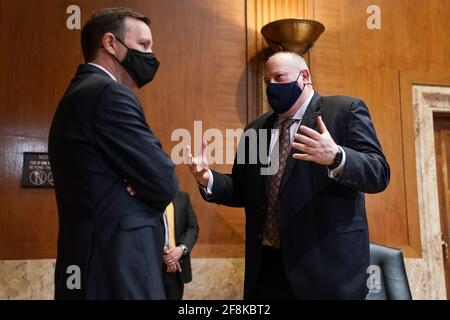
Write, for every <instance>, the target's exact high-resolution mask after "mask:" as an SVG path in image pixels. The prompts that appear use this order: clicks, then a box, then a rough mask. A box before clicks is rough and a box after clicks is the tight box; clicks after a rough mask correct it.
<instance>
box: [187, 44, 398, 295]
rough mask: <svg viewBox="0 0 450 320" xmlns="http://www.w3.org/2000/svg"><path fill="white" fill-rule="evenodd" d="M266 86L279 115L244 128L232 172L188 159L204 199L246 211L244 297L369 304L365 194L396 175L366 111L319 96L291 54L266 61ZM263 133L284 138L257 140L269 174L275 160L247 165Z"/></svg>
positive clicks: (356, 104)
mask: <svg viewBox="0 0 450 320" xmlns="http://www.w3.org/2000/svg"><path fill="white" fill-rule="evenodd" d="M265 81H266V83H267V97H268V101H269V103H270V105H271V107H272V109H273V112H268V113H266V114H264V115H262V116H260V117H259V118H257V119H256V120H254V121H253V122H252V123H250V124H249V125H248V126H247V128H246V130H245V133H244V135H243V137H242V138H241V142H240V146H239V148H238V156H237V158H236V159H235V163H234V166H233V170H232V173H231V174H227V175H225V174H221V173H219V172H216V171H214V170H210V169H209V168H208V167H207V166H205V165H204V163H203V164H202V165H201V166H200V165H197V162H198V160H197V161H196V158H193V157H192V155H189V156H190V159H191V161H192V164H190V165H189V167H190V169H191V172H192V174H193V175H194V177H195V178H196V180H197V182H198V183H199V185H200V187H201V188H200V189H201V192H202V195H203V197H204V198H205V199H206V200H207V201H210V202H215V203H218V204H223V205H227V206H234V207H244V208H245V212H246V250H245V252H246V254H245V257H246V265H245V283H244V298H245V299H364V297H365V296H366V294H367V292H368V288H367V285H366V279H367V276H368V274H367V273H366V271H367V267H368V265H369V235H368V226H367V217H366V210H365V205H364V193H376V192H381V191H383V190H384V189H385V188H386V187H387V185H388V182H389V175H390V173H389V166H388V163H387V161H386V159H385V157H384V155H383V152H382V149H381V146H380V143H379V141H378V139H377V136H376V133H375V129H374V126H373V124H372V121H371V119H370V115H369V111H368V109H367V107H366V105H365V104H364V102H363V101H361V100H359V99H354V98H351V97H343V96H335V97H321V96H320V95H319V94H318V93H316V92H314V90H313V88H312V83H311V77H310V74H309V70H308V67H307V65H306V62H305V61H304V60H303V58H301V57H300V56H298V55H296V54H294V53H288V52H281V53H277V54H275V55H273V56H272V57H271V58H269V60H268V61H267V62H266V66H265ZM261 129H266V130H271V129H278V132H279V135H278V134H276V133H274V132H271V133H269V134H268V135H266V136H265V137H264V136H260V135H258V136H257V146H258V149H259V148H267V147H268V148H267V149H265V150H263V151H264V152H263V154H267V156H268V158H269V159H270V166H271V167H275V168H276V170H274V171H273V172H272V174H271V175H263V174H262V172H264V169H267V168H265V163H268V162H269V159H265V158H263V159H258V161H257V163H255V164H252V163H251V162H249V161H248V159H249V157H250V158H251V152H255V150H256V149H254V148H251V147H252V146H253V144H252V143H250V142H249V139H247V138H246V137H245V135H246V133H247V132H250V131H252V130H257V131H255V132H259V130H261ZM256 152H257V150H256ZM242 154H244V156H245V158H243V159H247V160H246V161H239V156H240V155H241V156H242ZM241 159H242V158H241ZM202 162H204V161H202ZM274 162H276V165H274Z"/></svg>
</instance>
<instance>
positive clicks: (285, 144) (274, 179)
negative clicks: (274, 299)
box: [263, 119, 295, 249]
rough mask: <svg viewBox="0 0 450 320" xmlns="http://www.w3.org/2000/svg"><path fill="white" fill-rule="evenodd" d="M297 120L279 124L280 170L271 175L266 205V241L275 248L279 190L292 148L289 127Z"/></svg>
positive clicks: (277, 246) (277, 237) (288, 120)
mask: <svg viewBox="0 0 450 320" xmlns="http://www.w3.org/2000/svg"><path fill="white" fill-rule="evenodd" d="M294 122H295V119H286V120H283V121H282V122H281V125H279V126H278V128H280V127H281V129H280V138H279V142H278V144H279V165H278V171H277V172H276V173H275V174H273V175H272V176H270V178H269V179H270V180H269V184H268V190H267V206H266V221H265V223H264V233H263V234H264V240H265V241H264V243H267V244H269V245H271V246H272V247H274V248H277V249H278V248H280V234H279V230H278V214H277V203H278V191H279V188H280V184H281V179H282V178H283V173H284V169H285V168H286V162H287V159H288V157H289V152H290V150H291V136H290V134H289V128H290V127H291V125H292V124H293V123H294Z"/></svg>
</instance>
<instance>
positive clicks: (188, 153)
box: [184, 145, 194, 165]
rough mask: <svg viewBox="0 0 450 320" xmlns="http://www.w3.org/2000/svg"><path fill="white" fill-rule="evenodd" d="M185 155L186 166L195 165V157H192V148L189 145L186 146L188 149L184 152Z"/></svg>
mask: <svg viewBox="0 0 450 320" xmlns="http://www.w3.org/2000/svg"><path fill="white" fill-rule="evenodd" d="M184 154H185V160H186V164H188V165H192V164H193V160H194V157H193V156H192V153H191V146H189V145H188V146H186V149H185V151H184Z"/></svg>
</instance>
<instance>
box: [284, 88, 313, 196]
mask: <svg viewBox="0 0 450 320" xmlns="http://www.w3.org/2000/svg"><path fill="white" fill-rule="evenodd" d="M321 105H322V104H321V98H320V96H319V95H318V94H317V93H316V92H314V96H313V98H312V100H311V102H310V103H309V106H308V108H307V109H306V111H305V114H304V115H303V118H302V122H301V125H303V126H306V127H309V128H312V129H314V130H317V125H316V119H317V117H318V116H320V115H321V112H320V108H321ZM297 133H299V134H303V133H302V132H301V131H300V127H299V130H298V131H297ZM294 153H300V151H298V150H297V149H291V152H290V154H289V158H288V159H287V163H286V168H285V169H284V170H285V171H284V174H283V178H282V180H281V185H280V189H279V194H282V192H283V189H284V188H285V187H286V184H287V182H288V180H289V178H290V177H291V175H292V172H293V170H294V168H297V171H299V172H301V176H302V178H301V179H302V185H309V183H308V180H310V179H311V175H310V172H309V169H310V163H309V162H307V161H301V160H296V159H294V158H293V157H292V155H293V154H294Z"/></svg>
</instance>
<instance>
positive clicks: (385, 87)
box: [310, 0, 450, 257]
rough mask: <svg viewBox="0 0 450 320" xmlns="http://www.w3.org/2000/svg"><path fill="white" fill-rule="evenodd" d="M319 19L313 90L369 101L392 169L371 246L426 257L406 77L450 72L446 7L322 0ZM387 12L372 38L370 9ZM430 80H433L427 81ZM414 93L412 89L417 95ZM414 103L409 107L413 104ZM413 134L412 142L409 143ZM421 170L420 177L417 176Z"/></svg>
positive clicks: (441, 1) (372, 217)
mask: <svg viewBox="0 0 450 320" xmlns="http://www.w3.org/2000/svg"><path fill="white" fill-rule="evenodd" d="M313 3H314V5H313V6H314V9H313V12H314V19H316V20H318V21H320V22H322V23H323V24H324V25H325V27H326V30H325V33H324V34H323V35H322V37H321V38H320V39H319V40H318V42H317V44H316V46H315V47H314V48H313V50H312V51H311V54H310V59H311V67H312V75H313V82H314V83H315V87H316V89H318V91H319V92H320V93H321V94H325V95H331V94H345V95H353V96H357V97H360V98H362V99H363V100H365V101H366V102H367V104H368V106H369V109H370V111H371V114H372V117H373V120H374V123H375V126H376V129H377V132H378V136H379V138H380V140H381V142H382V145H383V148H384V151H385V153H386V156H387V158H388V160H389V163H390V165H391V171H392V176H391V184H390V186H389V188H388V189H387V191H386V192H384V193H382V194H377V195H370V196H368V197H367V198H368V200H367V209H368V214H369V223H370V231H371V240H372V241H376V242H380V243H384V244H387V245H394V246H401V247H403V248H404V250H405V252H406V253H407V255H408V256H411V257H413V256H420V254H421V248H420V234H419V230H418V228H419V221H418V219H419V216H418V207H417V187H416V179H415V158H414V140H413V139H414V136H413V133H412V132H411V133H410V132H409V128H410V127H412V123H409V122H408V123H403V121H404V120H405V119H409V117H405V116H404V114H403V112H408V114H409V112H410V109H412V105H409V104H408V105H406V104H405V105H402V103H404V99H401V98H402V97H401V94H400V91H401V90H400V86H401V85H400V75H401V74H402V73H405V72H415V71H433V70H436V71H437V72H441V73H444V74H448V73H449V72H450V61H449V59H448V53H449V52H450V51H449V50H450V48H449V45H450V43H449V41H448V40H447V39H448V38H449V37H450V23H449V19H448V17H446V16H445V14H444V12H449V11H450V2H448V1H445V0H432V1H419V0H396V1H389V0H378V1H366V0H358V1H354V0H326V1H325V0H314V1H313ZM373 4H374V5H378V6H379V7H380V9H381V30H369V29H368V28H367V26H366V19H367V17H368V16H369V15H368V14H367V13H366V10H367V7H368V6H369V5H373ZM424 80H426V79H424ZM409 90H411V89H409ZM407 101H408V103H409V100H407ZM404 127H405V128H408V130H406V132H407V134H406V135H404V134H403V133H404V132H405V130H404ZM412 169H413V170H412Z"/></svg>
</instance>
